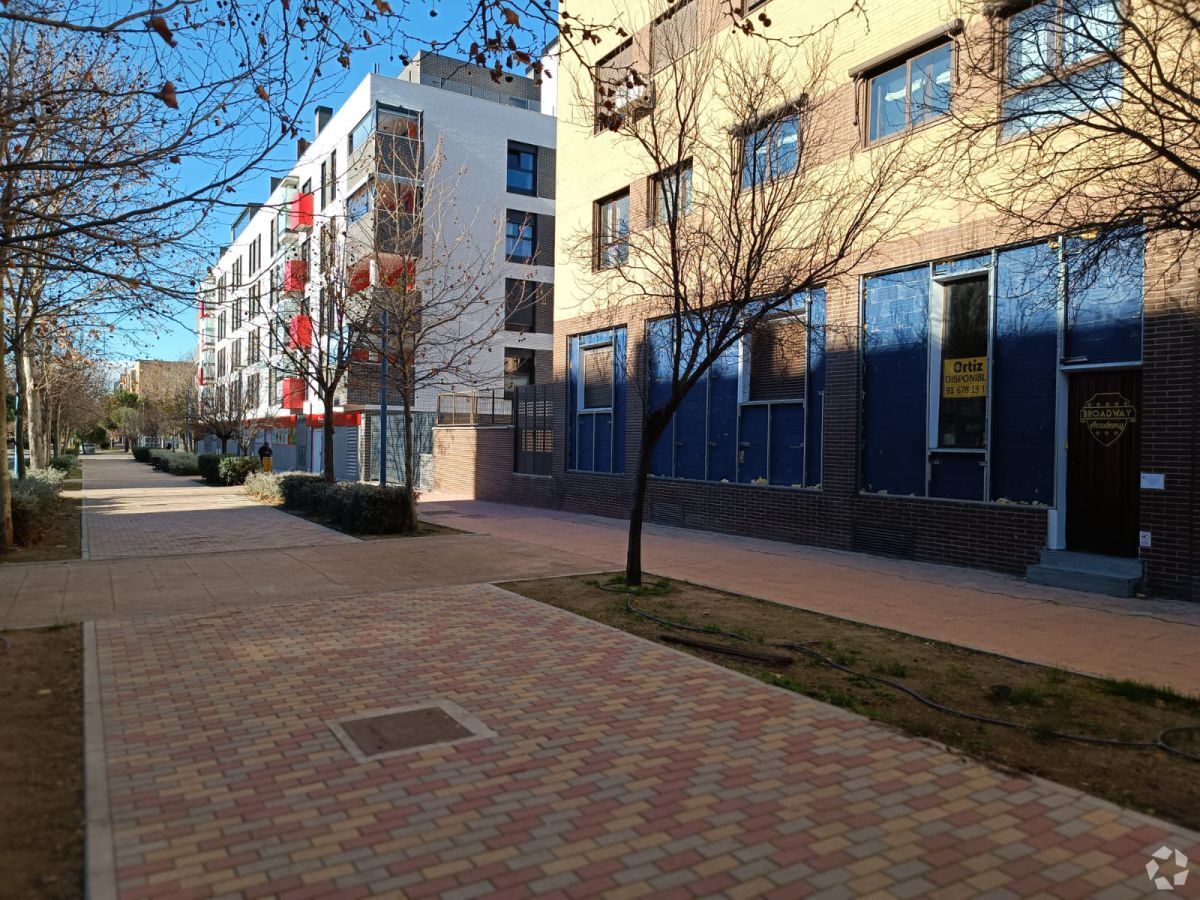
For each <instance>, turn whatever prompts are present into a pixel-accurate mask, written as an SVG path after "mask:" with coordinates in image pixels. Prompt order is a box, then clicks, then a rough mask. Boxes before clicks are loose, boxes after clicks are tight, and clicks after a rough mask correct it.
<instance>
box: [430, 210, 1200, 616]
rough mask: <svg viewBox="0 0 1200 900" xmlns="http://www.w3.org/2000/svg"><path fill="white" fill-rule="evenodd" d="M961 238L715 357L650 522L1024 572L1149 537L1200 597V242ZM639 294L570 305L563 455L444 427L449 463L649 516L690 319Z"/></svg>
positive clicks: (558, 410) (1156, 574) (663, 475)
mask: <svg viewBox="0 0 1200 900" xmlns="http://www.w3.org/2000/svg"><path fill="white" fill-rule="evenodd" d="M953 237H954V240H951V239H949V238H947V236H945V235H942V236H937V239H936V240H935V239H931V240H929V241H917V242H913V243H912V244H910V245H909V246H908V247H907V248H906V249H905V251H904V252H903V253H900V252H897V253H893V254H892V255H891V256H890V257H889V258H888V259H887V265H886V266H882V265H881V266H878V267H877V268H874V269H866V270H864V271H862V272H861V273H856V276H855V277H853V278H847V279H843V280H842V281H840V282H838V283H836V284H828V285H825V286H824V287H823V288H822V289H820V290H814V291H812V292H809V293H808V294H806V295H804V296H801V297H797V298H795V299H794V302H793V303H792V304H791V305H790V306H789V307H788V309H787V310H785V312H786V313H787V315H781V316H778V317H775V318H773V319H772V320H771V323H770V329H771V332H770V333H768V334H758V333H756V334H755V335H753V336H750V337H747V338H746V339H745V340H744V341H743V342H742V343H741V344H740V345H738V346H735V347H732V348H731V349H730V350H729V351H728V352H726V353H724V354H722V355H721V356H720V357H719V358H718V359H716V361H715V362H714V364H713V365H712V367H711V368H710V369H709V370H708V371H707V372H706V373H705V375H704V377H703V378H701V380H700V381H699V383H698V384H697V385H696V386H695V387H694V388H693V389H692V391H691V392H690V393H689V394H688V396H687V398H686V399H685V400H684V402H683V404H682V405H681V406H680V408H679V410H678V412H677V413H676V414H675V416H674V419H673V421H672V423H671V426H670V427H669V429H668V431H667V433H666V434H665V435H664V436H663V438H662V439H661V440H660V441H659V442H658V443H657V444H656V446H655V448H654V451H653V454H652V461H651V484H650V490H649V497H648V514H649V518H650V520H651V521H659V522H664V523H670V524H677V525H685V526H690V527H697V528H704V529H710V530H716V531H726V532H733V533H738V534H747V535H753V536H756V537H766V538H776V539H784V540H792V541H798V542H803V543H811V544H817V545H821V546H827V547H836V548H842V549H851V550H859V551H865V552H872V553H883V554H890V555H897V556H903V557H908V558H913V559H921V560H929V561H937V562H947V563H953V564H960V565H969V566H978V567H984V568H990V569H996V570H1001V571H1008V572H1013V573H1017V574H1024V573H1025V572H1026V570H1027V568H1028V567H1030V566H1036V565H1041V564H1042V563H1045V562H1047V560H1049V563H1048V564H1049V565H1051V566H1052V567H1053V566H1056V565H1060V564H1062V561H1063V560H1066V561H1068V562H1071V563H1072V565H1074V566H1075V567H1076V568H1077V569H1080V570H1081V571H1083V572H1084V573H1085V574H1086V573H1087V572H1088V571H1090V570H1094V569H1097V568H1099V569H1105V567H1106V566H1108V565H1109V561H1112V565H1113V566H1114V567H1116V568H1115V569H1114V571H1123V572H1128V571H1129V570H1128V567H1127V566H1126V563H1125V562H1123V561H1128V564H1129V565H1132V566H1134V567H1135V568H1136V569H1137V570H1138V574H1139V575H1142V574H1143V570H1144V579H1143V583H1144V586H1145V588H1146V589H1148V590H1149V591H1151V592H1153V593H1157V594H1163V595H1169V596H1178V597H1189V598H1192V599H1198V598H1200V587H1198V584H1200V572H1198V571H1197V563H1196V557H1197V529H1198V528H1200V524H1198V522H1197V519H1198V518H1200V506H1198V504H1197V497H1196V487H1197V484H1196V473H1195V466H1196V456H1197V432H1196V418H1197V414H1198V410H1197V404H1198V402H1200V400H1198V398H1197V389H1198V388H1197V379H1196V371H1197V369H1196V366H1197V329H1198V327H1200V322H1198V317H1200V312H1198V304H1197V281H1196V265H1195V262H1194V260H1189V261H1187V262H1185V263H1184V264H1183V265H1181V264H1180V263H1179V261H1178V257H1176V256H1173V255H1172V254H1171V253H1169V252H1168V251H1166V250H1164V249H1163V248H1162V244H1161V241H1160V240H1151V241H1148V240H1147V239H1146V238H1145V237H1144V236H1143V235H1142V234H1141V232H1140V231H1139V230H1137V229H1129V230H1127V231H1125V232H1123V233H1120V234H1109V233H1100V234H1087V235H1082V236H1061V235H1050V236H1046V237H1044V238H1041V239H1039V240H1037V241H1030V242H1025V243H1021V244H1008V245H997V244H993V245H992V246H986V245H985V246H982V247H981V246H980V245H979V244H975V245H974V246H971V245H969V244H966V245H965V246H964V244H965V242H966V240H967V239H968V238H969V236H966V235H963V234H956V235H954V236H953ZM928 247H936V248H939V249H940V248H943V247H944V248H947V249H948V250H950V251H952V252H949V253H947V254H946V255H944V256H936V257H935V256H934V255H933V254H932V253H928V252H927V249H926V248H928ZM954 251H956V252H954ZM617 318H619V317H617ZM617 318H615V317H614V312H613V311H611V310H610V311H608V312H607V313H606V314H605V315H604V316H603V317H599V316H597V317H590V318H589V317H584V318H578V319H572V320H565V321H564V320H560V321H559V322H558V336H557V337H556V350H555V354H556V355H555V360H556V366H555V372H556V376H557V379H556V384H555V388H554V390H555V396H554V398H553V405H554V417H553V445H552V450H550V451H549V454H550V457H551V458H550V459H548V460H547V463H548V469H549V475H542V476H538V475H533V474H526V473H522V472H520V471H519V468H520V467H519V466H517V465H515V464H516V462H517V458H516V456H515V455H514V441H517V442H522V441H523V442H525V443H528V436H524V435H518V436H514V435H513V434H512V433H511V430H509V431H508V432H503V430H501V433H499V434H484V433H483V432H482V431H480V433H479V434H476V435H474V439H473V440H469V439H467V438H466V437H465V436H464V435H461V434H453V433H451V432H453V431H454V429H439V430H438V433H435V437H434V446H435V458H437V459H438V466H439V467H442V465H443V464H442V462H441V460H442V458H446V459H447V460H448V462H447V463H446V465H445V471H446V475H445V477H444V478H442V479H441V481H440V483H439V487H442V488H444V489H446V490H455V489H456V488H462V487H463V486H464V485H466V484H467V482H468V481H469V482H470V484H469V490H470V491H472V492H474V494H475V495H476V496H478V497H480V498H483V499H502V500H513V501H518V502H528V503H537V504H545V505H553V506H558V507H562V508H568V509H574V510H580V511H589V512H597V513H602V514H607V515H615V516H622V515H625V514H627V511H628V509H629V503H630V498H631V494H632V478H631V475H630V473H631V472H632V470H633V468H634V466H635V463H636V460H637V454H638V449H639V440H640V430H641V423H642V409H643V404H644V403H646V402H647V401H648V402H649V403H651V404H654V405H658V404H660V403H661V402H662V398H663V397H664V396H665V392H669V390H670V362H669V358H667V359H664V357H663V355H662V354H660V353H659V352H658V351H657V349H656V348H658V347H660V346H661V345H662V343H663V342H662V341H660V340H658V339H657V338H656V332H657V331H659V330H661V329H663V328H670V327H671V324H670V322H669V320H665V321H664V320H662V319H654V318H653V317H652V316H648V315H639V316H635V315H629V316H628V317H627V318H626V319H625V320H624V321H618V320H617ZM780 348H786V349H783V350H781V349H780ZM547 444H548V445H549V442H547ZM468 445H470V446H469V447H468ZM471 454H474V456H473V457H471V459H473V462H467V463H464V462H462V461H461V460H460V461H458V462H454V463H451V462H449V460H454V459H459V458H460V457H461V458H462V459H466V458H468V457H469V456H470V455H471ZM489 454H490V456H489ZM514 469H517V470H518V471H516V472H514ZM456 473H457V474H456ZM456 479H457V481H458V482H459V483H458V484H455V483H454V482H455V480H456ZM1045 551H1049V554H1047V553H1046V552H1045ZM1056 553H1057V555H1056ZM1076 553H1082V554H1088V556H1086V557H1076V556H1074V554H1076ZM1123 566H1126V567H1125V568H1122V567H1123ZM1051 574H1052V575H1053V573H1051ZM1085 581H1086V579H1085ZM1080 586H1086V584H1083V583H1081V585H1080Z"/></svg>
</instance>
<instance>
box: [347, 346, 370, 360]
mask: <svg viewBox="0 0 1200 900" xmlns="http://www.w3.org/2000/svg"><path fill="white" fill-rule="evenodd" d="M350 358H351V359H352V360H354V362H369V361H370V359H371V351H370V350H367V349H364V348H361V347H360V348H359V349H357V350H351V351H350Z"/></svg>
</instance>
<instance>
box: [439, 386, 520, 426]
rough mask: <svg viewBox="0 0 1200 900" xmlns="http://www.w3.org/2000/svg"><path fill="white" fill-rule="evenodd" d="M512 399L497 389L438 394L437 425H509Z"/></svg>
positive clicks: (511, 418) (511, 413)
mask: <svg viewBox="0 0 1200 900" xmlns="http://www.w3.org/2000/svg"><path fill="white" fill-rule="evenodd" d="M512 420H513V412H512V401H511V400H509V399H508V398H507V397H505V396H504V394H502V393H500V392H499V391H472V392H469V393H451V394H439V395H438V398H437V423H438V424H439V425H475V426H479V425H511V424H512Z"/></svg>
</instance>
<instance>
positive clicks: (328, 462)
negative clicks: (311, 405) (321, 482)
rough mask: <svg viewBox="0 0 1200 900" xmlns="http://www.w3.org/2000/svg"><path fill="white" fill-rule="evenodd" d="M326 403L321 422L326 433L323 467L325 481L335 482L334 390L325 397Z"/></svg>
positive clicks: (322, 429)
mask: <svg viewBox="0 0 1200 900" xmlns="http://www.w3.org/2000/svg"><path fill="white" fill-rule="evenodd" d="M322 399H323V402H324V404H325V418H324V419H323V420H322V422H321V431H322V434H323V435H324V437H323V439H322V441H323V444H324V446H322V447H321V462H322V469H323V470H324V472H325V481H326V482H327V483H328V484H333V483H334V482H335V481H337V478H336V477H334V474H333V392H332V391H330V392H329V393H327V394H326V395H325V396H324V397H323V398H322Z"/></svg>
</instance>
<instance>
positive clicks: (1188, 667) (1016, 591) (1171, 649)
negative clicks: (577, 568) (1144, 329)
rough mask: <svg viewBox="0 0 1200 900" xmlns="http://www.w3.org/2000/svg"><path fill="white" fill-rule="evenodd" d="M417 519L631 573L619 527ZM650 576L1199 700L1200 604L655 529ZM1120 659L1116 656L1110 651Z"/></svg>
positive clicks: (466, 504) (455, 506) (509, 518)
mask: <svg viewBox="0 0 1200 900" xmlns="http://www.w3.org/2000/svg"><path fill="white" fill-rule="evenodd" d="M421 516H422V518H425V519H428V520H430V521H434V522H442V523H444V524H447V525H451V526H456V527H460V528H469V529H471V530H472V531H478V532H484V533H491V534H507V535H520V538H521V540H522V541H523V542H524V543H526V544H529V545H533V546H539V547H544V548H547V549H558V550H567V549H571V550H576V551H579V552H586V553H587V554H588V555H589V556H591V557H593V558H595V559H596V560H597V561H599V562H600V563H601V564H605V563H606V564H607V566H608V568H609V569H621V568H624V564H625V526H626V523H625V522H623V521H620V520H617V519H606V518H601V517H599V516H585V515H579V514H575V513H568V512H560V511H554V510H546V509H535V508H532V507H527V506H508V505H503V504H497V503H483V502H478V501H462V500H455V501H451V500H448V499H445V498H439V497H437V496H430V497H427V498H426V499H425V500H424V501H423V502H422V504H421ZM643 556H644V560H645V566H646V570H647V571H650V572H654V573H656V574H659V575H666V576H670V577H673V578H682V579H686V580H688V581H691V582H694V583H697V584H703V585H708V586H710V587H715V588H719V589H721V590H727V591H732V592H735V593H742V594H748V595H749V596H752V597H762V598H764V599H767V600H773V601H775V602H777V603H785V604H788V605H790V606H797V607H800V608H802V609H809V610H813V611H816V612H821V613H828V614H829V615H834V616H840V617H842V618H846V619H853V620H856V621H860V622H866V623H869V624H872V625H880V626H883V627H885V628H894V629H896V630H898V631H904V632H908V633H910V634H918V635H922V636H924V637H928V638H932V639H934V640H940V641H947V642H950V643H954V644H960V645H962V646H966V647H974V648H976V649H979V650H986V651H988V652H991V653H1000V654H1004V655H1006V656H1012V657H1016V658H1018V659H1024V660H1029V661H1031V662H1036V663H1041V664H1044V665H1052V666H1059V667H1062V668H1066V669H1071V670H1074V671H1077V672H1085V673H1088V674H1093V675H1102V676H1108V677H1113V678H1133V679H1137V680H1139V681H1145V682H1151V683H1153V684H1160V685H1170V686H1172V687H1174V688H1176V689H1177V690H1181V691H1186V692H1189V693H1192V694H1197V695H1200V604H1198V603H1184V602H1172V601H1165V600H1146V599H1132V600H1118V599H1116V598H1110V597H1101V596H1098V595H1095V594H1086V593H1081V592H1078V591H1068V590H1062V589H1058V588H1050V587H1043V586H1041V585H1035V584H1028V583H1026V582H1025V581H1023V580H1021V579H1019V578H1012V577H1008V576H1005V575H997V574H993V573H989V572H981V571H978V570H972V569H962V568H954V567H951V566H938V565H933V564H928V563H914V562H905V561H901V560H891V559H882V558H880V557H873V556H867V555H865V554H861V553H844V552H839V551H834V550H823V549H820V548H816V547H804V546H800V545H797V544H788V543H782V542H777V541H764V540H757V539H754V538H744V537H736V536H733V535H724V534H713V533H711V532H704V531H693V530H687V529H683V528H670V527H666V526H660V525H652V526H648V527H647V530H646V536H645V542H644V545H643ZM1115 648H1117V649H1116V652H1114V649H1115Z"/></svg>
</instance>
